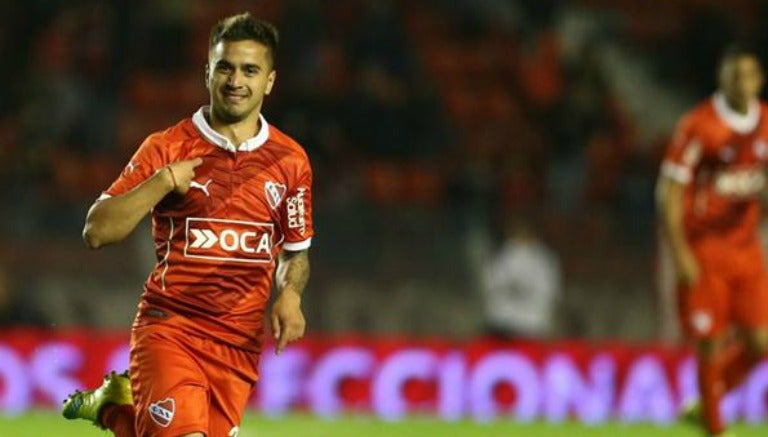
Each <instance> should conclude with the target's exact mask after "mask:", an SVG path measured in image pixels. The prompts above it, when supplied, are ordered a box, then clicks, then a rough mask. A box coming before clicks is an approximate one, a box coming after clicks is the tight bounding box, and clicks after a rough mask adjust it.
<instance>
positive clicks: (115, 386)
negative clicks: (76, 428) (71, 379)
mask: <svg viewBox="0 0 768 437" xmlns="http://www.w3.org/2000/svg"><path fill="white" fill-rule="evenodd" d="M132 403H133V396H131V382H130V380H129V379H128V372H124V373H120V374H118V373H115V372H114V371H112V372H110V373H109V374H108V375H105V376H104V382H102V384H101V387H99V388H97V389H95V390H85V391H80V390H77V391H75V392H74V393H72V394H71V395H69V396H67V399H66V400H64V405H63V406H62V407H61V414H62V415H63V416H64V417H65V418H66V419H70V420H72V419H84V420H88V421H90V422H92V423H93V424H94V425H96V426H98V427H99V428H102V429H104V425H102V424H101V422H100V421H99V416H100V414H101V410H102V408H104V407H105V406H106V405H109V404H115V405H130V404H132Z"/></svg>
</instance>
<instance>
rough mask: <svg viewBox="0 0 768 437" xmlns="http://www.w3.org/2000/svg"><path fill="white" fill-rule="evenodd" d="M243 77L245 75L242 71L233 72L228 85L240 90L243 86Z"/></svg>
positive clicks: (228, 79)
mask: <svg viewBox="0 0 768 437" xmlns="http://www.w3.org/2000/svg"><path fill="white" fill-rule="evenodd" d="M243 77H244V75H243V73H242V72H241V71H240V70H238V69H235V71H233V72H232V74H230V75H229V77H228V78H227V85H229V86H231V87H233V88H239V87H241V86H242V85H243Z"/></svg>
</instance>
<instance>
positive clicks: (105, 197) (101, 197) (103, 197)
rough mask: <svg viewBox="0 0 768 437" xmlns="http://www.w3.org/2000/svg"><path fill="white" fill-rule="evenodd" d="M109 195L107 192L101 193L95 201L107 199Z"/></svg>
mask: <svg viewBox="0 0 768 437" xmlns="http://www.w3.org/2000/svg"><path fill="white" fill-rule="evenodd" d="M110 197H112V195H111V194H107V193H101V196H99V197H98V198H96V201H97V202H99V201H102V200H104V199H109V198H110Z"/></svg>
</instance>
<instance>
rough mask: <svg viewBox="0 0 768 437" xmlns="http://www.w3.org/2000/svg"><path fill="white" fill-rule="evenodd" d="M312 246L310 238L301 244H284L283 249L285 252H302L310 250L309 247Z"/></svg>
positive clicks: (300, 242)
mask: <svg viewBox="0 0 768 437" xmlns="http://www.w3.org/2000/svg"><path fill="white" fill-rule="evenodd" d="M311 245H312V238H311V237H310V238H307V239H306V240H304V241H299V242H296V243H284V244H283V249H284V250H289V251H291V252H298V251H301V250H306V249H309V246H311Z"/></svg>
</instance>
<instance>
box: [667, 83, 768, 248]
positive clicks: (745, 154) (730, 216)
mask: <svg viewBox="0 0 768 437" xmlns="http://www.w3.org/2000/svg"><path fill="white" fill-rule="evenodd" d="M767 163H768V109H767V108H766V106H765V105H764V104H762V103H760V102H753V104H751V105H750V108H749V111H748V112H747V114H738V113H735V112H734V111H733V110H731V109H730V108H729V107H728V105H727V103H726V102H725V98H724V97H723V96H722V95H721V94H715V95H714V96H713V97H712V98H711V99H709V100H707V101H705V102H703V103H701V104H700V105H698V106H697V107H696V108H694V109H693V110H692V111H691V112H689V113H688V114H687V115H686V116H685V117H683V119H682V120H681V122H680V123H679V125H678V128H677V132H676V133H675V136H674V139H673V141H672V144H671V145H670V147H669V149H668V151H667V154H666V157H665V159H664V162H663V164H662V175H664V176H666V177H669V178H672V179H674V180H676V181H678V182H680V183H683V184H685V185H686V190H685V200H684V201H685V205H684V208H685V209H684V214H685V216H684V221H685V227H686V232H687V235H688V238H689V240H690V241H691V243H692V244H694V245H696V244H697V243H700V242H704V241H717V242H718V244H720V243H722V244H721V246H722V247H723V248H725V249H727V248H728V247H731V248H738V247H743V246H744V245H753V244H754V243H755V242H756V241H757V226H758V223H759V220H760V202H759V196H760V195H761V194H762V192H763V190H764V189H765V186H766V177H765V167H766V164H767Z"/></svg>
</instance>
